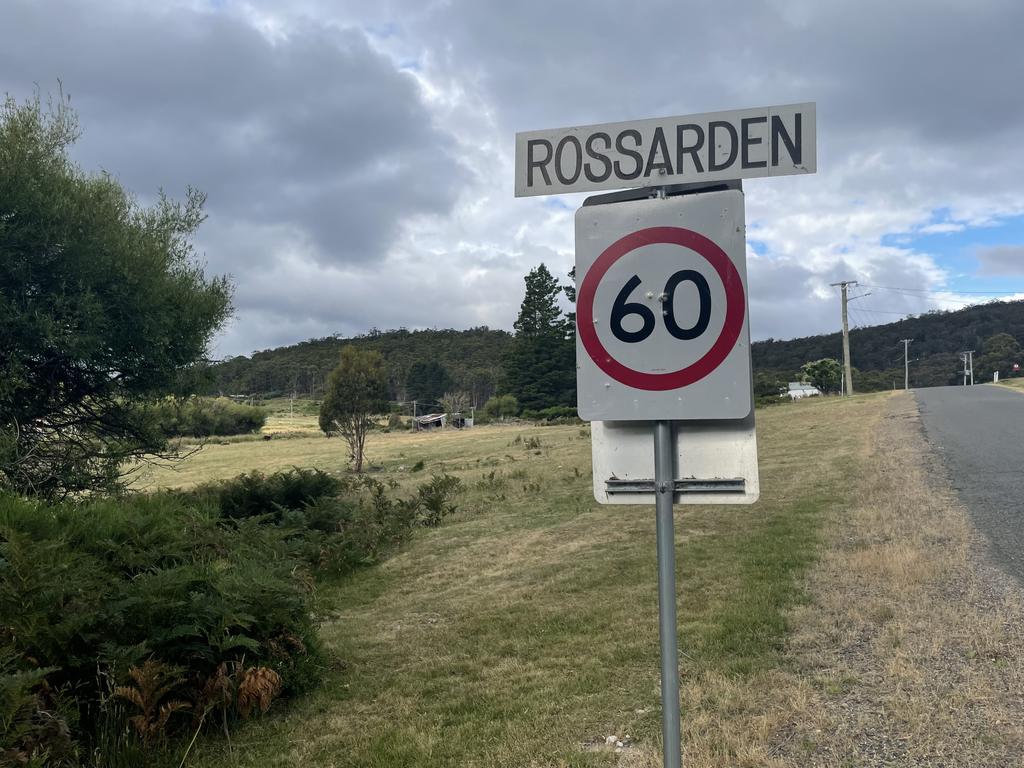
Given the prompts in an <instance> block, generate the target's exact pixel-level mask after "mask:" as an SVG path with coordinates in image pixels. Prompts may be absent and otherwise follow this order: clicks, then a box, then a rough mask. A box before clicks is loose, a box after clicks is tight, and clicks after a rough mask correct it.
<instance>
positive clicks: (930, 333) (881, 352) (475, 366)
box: [211, 301, 1024, 405]
mask: <svg viewBox="0 0 1024 768" xmlns="http://www.w3.org/2000/svg"><path fill="white" fill-rule="evenodd" d="M837 324H838V322H837ZM998 333H1008V334H1010V335H1011V336H1013V337H1014V338H1015V339H1018V340H1019V339H1024V301H1010V302H992V303H988V304H979V305H975V306H971V307H967V308H965V309H961V310H956V311H952V312H938V311H937V312H929V313H927V314H923V315H918V316H915V317H909V318H906V319H904V320H898V321H896V322H894V323H887V324H885V325H875V326H871V327H868V328H855V329H853V330H852V331H851V332H850V349H851V358H852V361H853V366H854V367H855V368H856V369H857V371H858V373H857V374H856V375H855V378H854V384H855V386H856V387H857V388H858V389H859V390H862V391H867V390H875V389H888V388H891V387H892V386H893V383H894V382H895V383H897V384H898V385H899V386H902V384H903V344H902V343H901V341H900V340H901V339H905V338H912V339H914V342H913V344H911V346H910V353H911V354H910V356H911V360H912V361H913V362H912V363H911V368H910V379H911V386H940V385H945V384H954V383H956V382H957V381H958V374H957V371H958V370H959V368H960V364H959V353H960V352H961V351H963V350H967V349H973V350H976V357H977V356H978V355H980V354H981V350H982V347H983V344H984V341H985V339H987V338H989V337H991V336H993V335H995V334H998ZM511 343H512V335H511V334H510V333H508V332H507V331H501V330H494V329H491V328H487V327H480V328H470V329H468V330H464V331H457V330H452V329H445V330H422V331H410V330H407V329H404V328H403V329H399V330H394V331H378V330H374V331H371V332H370V333H367V334H363V335H361V336H356V337H353V338H342V337H334V336H328V337H326V338H322V339H310V340H308V341H303V342H300V343H298V344H292V345H289V346H286V347H279V348H277V349H268V350H263V351H261V352H255V353H253V354H252V355H251V356H249V357H245V356H240V357H235V358H231V359H229V360H226V361H223V362H220V363H217V364H215V365H214V366H213V367H212V377H213V378H212V385H211V391H212V392H218V393H222V394H229V395H241V394H257V395H263V396H272V395H287V394H289V393H291V392H293V391H294V392H296V393H297V394H298V395H300V396H305V397H316V396H318V394H319V392H320V391H322V388H323V381H324V379H325V378H326V376H327V374H329V373H330V372H331V370H332V369H333V368H334V366H335V365H336V364H337V361H338V355H339V354H340V351H341V348H342V347H343V346H345V345H346V344H355V345H356V346H359V347H364V348H368V349H374V350H377V351H379V352H380V353H381V354H383V355H384V358H385V360H386V362H387V367H388V375H389V381H390V387H391V396H392V398H393V399H394V400H404V399H406V391H405V390H406V380H407V377H408V374H409V369H410V368H411V367H412V365H413V364H414V363H417V362H430V361H436V362H438V363H440V364H441V365H443V366H444V367H445V369H447V371H448V373H449V374H450V376H451V378H452V381H453V385H454V387H455V388H456V389H458V390H460V391H464V392H467V393H469V394H470V396H471V397H472V398H473V400H474V401H475V403H476V404H477V405H481V404H482V403H483V402H485V401H486V400H487V398H489V397H490V396H491V395H493V394H494V393H495V392H496V391H498V389H500V387H501V382H502V375H503V373H502V367H503V363H504V360H505V357H506V355H507V353H508V350H509V346H510V344H511ZM752 354H753V362H754V371H755V375H761V376H762V377H773V378H775V379H779V380H794V379H795V378H796V377H797V374H798V371H799V370H800V366H801V365H803V364H804V363H806V362H809V361H812V360H819V359H821V358H823V357H831V358H835V359H837V360H841V359H842V335H841V334H840V333H839V332H838V331H837V332H836V333H830V334H824V335H819V336H806V337H804V338H799V339H789V340H787V341H779V340H775V339H768V340H766V341H759V342H754V344H753V345H752ZM1022 364H1024V360H1022Z"/></svg>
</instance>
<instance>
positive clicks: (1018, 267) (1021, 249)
mask: <svg viewBox="0 0 1024 768" xmlns="http://www.w3.org/2000/svg"><path fill="white" fill-rule="evenodd" d="M975 256H977V259H978V264H979V266H980V268H979V270H978V272H979V274H982V275H1015V276H1016V275H1024V245H989V246H985V247H983V248H979V249H978V250H977V251H976V252H975Z"/></svg>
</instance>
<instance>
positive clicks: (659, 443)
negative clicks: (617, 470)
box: [654, 421, 682, 768]
mask: <svg viewBox="0 0 1024 768" xmlns="http://www.w3.org/2000/svg"><path fill="white" fill-rule="evenodd" d="M673 453H674V451H673V449H672V424H671V422H668V421H656V422H654V491H655V493H654V498H655V511H656V514H657V518H658V622H659V626H658V630H659V635H660V637H661V737H662V741H663V742H664V750H665V763H664V765H665V768H680V767H681V765H682V755H681V753H680V748H681V747H680V742H681V737H680V733H679V646H678V640H677V638H676V632H677V626H678V625H677V623H676V537H675V525H674V521H673V519H672V501H673V498H674V496H675V467H673V466H672V465H673V461H672V454H673Z"/></svg>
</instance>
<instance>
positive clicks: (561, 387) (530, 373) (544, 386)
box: [505, 264, 576, 410]
mask: <svg viewBox="0 0 1024 768" xmlns="http://www.w3.org/2000/svg"><path fill="white" fill-rule="evenodd" d="M525 281H526V294H525V296H524V297H523V303H522V306H521V307H520V310H519V317H518V318H517V319H516V322H515V324H514V325H515V330H516V336H515V338H514V339H513V341H512V347H511V349H510V351H509V354H508V356H507V358H506V361H505V380H506V385H507V386H506V389H508V391H509V392H510V393H511V394H512V395H514V396H515V398H516V400H517V401H518V402H519V405H520V406H521V407H523V408H528V409H531V410H541V409H543V408H548V407H550V406H553V405H574V404H575V402H576V352H575V344H574V341H573V338H572V324H571V323H570V321H569V320H568V319H567V318H566V317H565V316H564V315H563V314H562V310H561V309H560V308H559V306H558V295H559V294H560V293H561V292H562V290H563V289H562V286H560V285H559V284H558V281H557V280H556V279H555V278H554V277H553V276H552V275H551V273H550V272H549V271H548V269H547V267H545V266H544V265H543V264H541V265H540V266H539V267H537V268H536V269H533V270H531V271H530V273H529V274H527V275H526V278H525Z"/></svg>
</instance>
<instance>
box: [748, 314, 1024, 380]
mask: <svg viewBox="0 0 1024 768" xmlns="http://www.w3.org/2000/svg"><path fill="white" fill-rule="evenodd" d="M836 324H837V325H838V321H837V323H836ZM997 334H1009V335H1010V336H1012V337H1013V338H1014V339H1017V340H1020V339H1024V302H1022V301H1011V302H993V303H990V304H982V305H977V306H973V307H967V308H966V309H961V310H957V311H955V312H929V313H927V314H924V315H919V316H917V317H911V318H907V319H906V320H900V321H898V322H895V323H889V324H887V325H875V326H871V327H869V328H856V329H854V330H852V331H850V358H851V360H852V363H853V366H854V368H856V369H858V370H859V371H860V373H861V375H860V377H856V376H855V378H854V381H855V383H857V384H858V389H861V390H866V389H885V388H889V387H891V386H892V380H893V379H898V383H899V384H900V385H901V386H902V383H903V344H902V342H901V341H900V340H901V339H913V340H914V341H913V343H912V344H911V345H910V358H911V361H912V362H911V365H910V378H911V386H920V387H933V386H942V385H945V384H954V383H956V382H957V381H958V377H957V373H956V372H957V371H958V370H960V368H961V364H960V362H959V359H960V352H962V351H964V350H968V349H973V350H975V355H974V359H975V372H976V378H977V374H979V373H980V374H983V375H984V376H986V378H988V377H991V371H990V370H988V369H984V368H985V366H984V365H983V366H980V367H979V364H978V363H979V360H981V358H982V355H983V353H984V352H985V341H986V340H987V339H990V338H991V337H993V336H996V335H997ZM842 344H843V342H842V334H841V333H839V332H836V333H832V334H828V335H825V336H807V337H805V338H802V339H790V340H789V341H776V340H774V339H769V340H767V341H762V342H757V343H755V344H753V346H752V352H753V359H754V370H755V372H756V373H762V374H765V373H768V372H774V373H778V374H779V375H780V377H783V376H784V375H790V374H792V373H795V372H796V371H798V370H799V369H800V366H801V365H803V364H804V363H806V362H808V361H812V360H819V359H821V358H835V359H837V360H842V355H843V347H842ZM1020 362H1021V364H1022V365H1024V360H1021V361H1020ZM983 369H984V370H983ZM1003 375H1004V376H1005V375H1006V371H1005V370H1004V371H1003ZM858 379H859V381H858Z"/></svg>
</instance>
